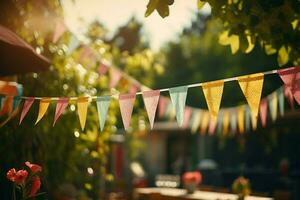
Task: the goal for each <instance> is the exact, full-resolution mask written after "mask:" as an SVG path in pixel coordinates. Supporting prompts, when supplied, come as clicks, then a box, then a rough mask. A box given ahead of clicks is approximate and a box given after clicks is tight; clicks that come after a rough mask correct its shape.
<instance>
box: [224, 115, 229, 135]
mask: <svg viewBox="0 0 300 200" xmlns="http://www.w3.org/2000/svg"><path fill="white" fill-rule="evenodd" d="M229 120H230V119H229V111H228V110H224V112H223V134H224V135H227V133H228V130H229Z"/></svg>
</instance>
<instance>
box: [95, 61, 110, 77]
mask: <svg viewBox="0 0 300 200" xmlns="http://www.w3.org/2000/svg"><path fill="white" fill-rule="evenodd" d="M108 68H109V67H108V66H107V65H105V64H103V63H101V64H100V65H99V68H98V73H99V74H100V75H104V74H106V72H107V71H108Z"/></svg>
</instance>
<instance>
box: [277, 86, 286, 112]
mask: <svg viewBox="0 0 300 200" xmlns="http://www.w3.org/2000/svg"><path fill="white" fill-rule="evenodd" d="M277 95H278V103H279V113H280V116H281V117H282V116H283V115H284V94H283V88H282V87H281V88H279V89H278V90H277Z"/></svg>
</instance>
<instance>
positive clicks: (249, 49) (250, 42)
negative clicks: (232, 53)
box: [245, 35, 255, 53]
mask: <svg viewBox="0 0 300 200" xmlns="http://www.w3.org/2000/svg"><path fill="white" fill-rule="evenodd" d="M247 40H248V43H249V45H248V48H247V49H246V51H245V53H250V52H251V51H252V50H253V49H254V47H255V39H253V38H251V36H249V35H247Z"/></svg>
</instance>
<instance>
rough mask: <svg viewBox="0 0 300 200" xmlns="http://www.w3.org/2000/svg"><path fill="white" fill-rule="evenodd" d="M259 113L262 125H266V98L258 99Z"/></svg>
mask: <svg viewBox="0 0 300 200" xmlns="http://www.w3.org/2000/svg"><path fill="white" fill-rule="evenodd" d="M259 107H260V108H259V114H260V120H261V125H262V127H266V124H267V113H268V100H267V99H266V98H264V99H262V100H261V101H260V106H259Z"/></svg>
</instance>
